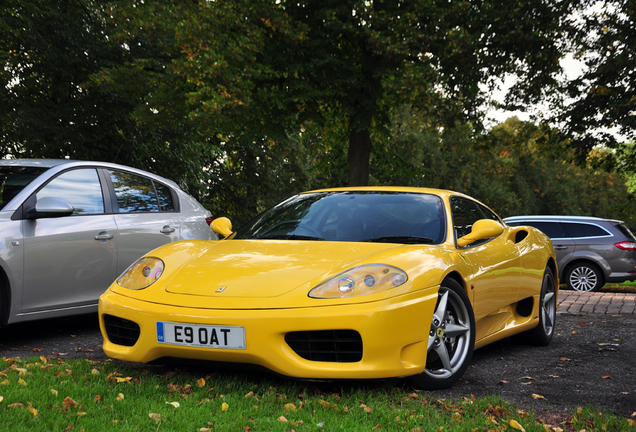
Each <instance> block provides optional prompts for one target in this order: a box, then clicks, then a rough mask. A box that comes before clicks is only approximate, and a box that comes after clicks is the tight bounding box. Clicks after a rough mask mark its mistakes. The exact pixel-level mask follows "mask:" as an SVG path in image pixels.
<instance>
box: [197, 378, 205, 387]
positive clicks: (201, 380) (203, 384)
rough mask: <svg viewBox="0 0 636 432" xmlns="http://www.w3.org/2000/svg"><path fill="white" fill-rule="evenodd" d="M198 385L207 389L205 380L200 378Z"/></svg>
mask: <svg viewBox="0 0 636 432" xmlns="http://www.w3.org/2000/svg"><path fill="white" fill-rule="evenodd" d="M197 385H198V386H199V387H205V378H199V379H198V380H197Z"/></svg>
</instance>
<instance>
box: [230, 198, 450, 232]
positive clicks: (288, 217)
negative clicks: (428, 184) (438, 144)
mask: <svg viewBox="0 0 636 432" xmlns="http://www.w3.org/2000/svg"><path fill="white" fill-rule="evenodd" d="M444 220H445V217H444V205H443V202H442V200H441V198H440V197H438V196H436V195H431V194H423V193H401V192H351V191H348V192H314V193H305V194H300V195H296V196H293V197H291V198H289V199H287V200H285V201H283V202H281V203H279V204H277V205H276V206H274V207H272V208H271V209H269V210H267V211H265V212H264V213H262V214H261V215H259V216H257V217H256V218H255V219H253V220H252V221H250V222H249V223H247V224H246V225H244V226H243V227H241V228H240V229H239V230H238V231H237V233H236V236H235V237H234V238H235V239H283V240H329V241H352V242H365V241H366V242H386V243H407V244H438V243H441V242H443V241H444V239H445V237H446V230H445V226H446V224H445V223H444Z"/></svg>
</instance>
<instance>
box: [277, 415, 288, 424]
mask: <svg viewBox="0 0 636 432" xmlns="http://www.w3.org/2000/svg"><path fill="white" fill-rule="evenodd" d="M278 421H279V422H281V423H286V422H287V419H286V418H285V416H280V417H278Z"/></svg>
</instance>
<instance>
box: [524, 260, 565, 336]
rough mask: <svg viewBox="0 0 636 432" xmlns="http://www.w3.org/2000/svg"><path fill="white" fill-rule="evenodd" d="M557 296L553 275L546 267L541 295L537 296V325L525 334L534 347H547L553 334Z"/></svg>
mask: <svg viewBox="0 0 636 432" xmlns="http://www.w3.org/2000/svg"><path fill="white" fill-rule="evenodd" d="M556 309H557V295H556V283H555V281H554V273H552V270H551V269H550V268H549V267H548V268H546V269H545V272H544V273H543V283H542V284H541V294H540V296H539V324H538V325H537V326H536V327H535V328H533V329H532V330H530V331H528V332H527V333H526V334H527V335H528V337H529V340H530V342H532V343H534V344H535V345H541V346H545V345H549V344H550V341H552V335H553V334H554V324H555V320H556Z"/></svg>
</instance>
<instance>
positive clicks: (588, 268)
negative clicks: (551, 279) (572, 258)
mask: <svg viewBox="0 0 636 432" xmlns="http://www.w3.org/2000/svg"><path fill="white" fill-rule="evenodd" d="M566 281H567V284H568V288H569V289H573V290H575V291H580V292H592V291H598V290H600V289H601V288H602V287H603V285H605V282H604V281H603V273H601V271H600V270H599V268H598V267H597V266H595V265H594V264H589V263H581V264H575V265H574V266H573V267H571V268H570V269H569V270H568V274H567V277H566Z"/></svg>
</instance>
